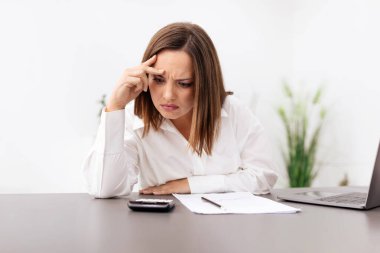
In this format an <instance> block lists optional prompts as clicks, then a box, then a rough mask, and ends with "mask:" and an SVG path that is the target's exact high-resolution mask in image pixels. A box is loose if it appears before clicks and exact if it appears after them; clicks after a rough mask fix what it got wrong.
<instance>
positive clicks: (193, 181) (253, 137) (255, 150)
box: [188, 101, 278, 194]
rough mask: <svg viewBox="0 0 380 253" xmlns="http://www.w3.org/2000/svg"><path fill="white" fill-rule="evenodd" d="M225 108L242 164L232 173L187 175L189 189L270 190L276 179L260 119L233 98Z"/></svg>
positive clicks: (269, 148) (207, 190)
mask: <svg viewBox="0 0 380 253" xmlns="http://www.w3.org/2000/svg"><path fill="white" fill-rule="evenodd" d="M233 102H234V103H236V104H234V105H233V106H231V107H230V111H229V112H228V117H230V119H229V120H231V122H230V123H231V124H232V126H233V128H234V129H235V138H236V142H237V143H238V146H237V148H238V149H239V153H240V160H241V164H240V166H239V168H237V170H236V172H235V173H231V174H228V175H205V176H193V177H190V178H188V180H189V185H190V189H191V192H192V193H207V192H231V191H232V192H238V191H247V192H252V193H254V194H266V193H269V192H270V190H271V188H272V187H273V186H274V184H275V183H276V181H277V177H278V176H277V173H276V172H275V169H276V165H275V163H274V162H273V159H272V154H271V147H270V142H269V141H268V138H267V136H266V132H265V130H264V128H263V126H262V125H261V123H260V122H259V120H258V119H257V118H256V117H255V116H254V115H253V114H252V112H251V111H250V110H249V108H248V107H246V106H244V105H243V104H240V103H239V102H238V101H233Z"/></svg>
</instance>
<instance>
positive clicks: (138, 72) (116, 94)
mask: <svg viewBox="0 0 380 253" xmlns="http://www.w3.org/2000/svg"><path fill="white" fill-rule="evenodd" d="M156 59H157V56H156V55H153V56H152V57H151V58H150V59H148V60H147V61H145V62H143V63H142V64H141V65H139V66H136V67H133V68H129V69H126V70H124V72H123V74H122V76H121V77H120V79H119V81H118V82H117V84H116V87H115V89H114V90H113V92H112V95H111V97H110V100H109V101H108V103H107V106H106V112H112V111H116V110H122V109H124V108H125V106H126V105H127V104H128V103H129V102H130V101H132V100H134V99H135V98H136V97H137V96H138V95H139V94H140V93H141V92H142V91H145V92H146V91H148V76H147V74H153V75H162V74H163V73H164V70H163V69H160V70H158V69H155V68H153V67H150V66H151V65H152V64H154V63H155V62H156Z"/></svg>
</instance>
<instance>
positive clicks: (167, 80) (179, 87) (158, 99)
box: [149, 50, 194, 126]
mask: <svg viewBox="0 0 380 253" xmlns="http://www.w3.org/2000/svg"><path fill="white" fill-rule="evenodd" d="M154 68H156V69H163V70H165V72H164V73H163V74H162V75H151V74H150V75H149V90H150V95H151V97H152V100H153V104H154V106H155V107H156V109H157V110H158V111H159V112H160V114H161V115H162V116H163V117H164V118H166V119H170V120H172V122H173V123H174V124H175V125H176V123H190V122H191V117H192V111H193V107H194V77H193V66H192V61H191V58H190V56H189V55H188V54H187V53H186V52H184V51H181V50H163V51H161V52H160V53H158V54H157V60H156V63H155V64H154ZM189 126H190V125H189Z"/></svg>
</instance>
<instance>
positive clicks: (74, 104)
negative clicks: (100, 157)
mask: <svg viewBox="0 0 380 253" xmlns="http://www.w3.org/2000/svg"><path fill="white" fill-rule="evenodd" d="M379 11H380V7H379V5H378V4H377V2H376V1H353V0H351V1H337V0H336V1H324V0H320V1H312V0H307V1H294V0H288V1H281V0H277V1H276V0H269V1H268V0H254V1H242V0H240V1H171V0H161V1H147V0H144V1H137V0H131V1H90V0H86V1H41V0H35V1H30V2H28V1H10V0H9V1H1V2H0V32H1V35H0V36H1V39H0V56H1V57H0V69H1V70H0V94H1V100H0V108H2V112H3V116H2V120H1V123H0V193H20V192H80V191H83V186H82V177H81V168H80V165H81V162H82V160H83V157H84V156H85V154H86V152H87V151H88V150H89V147H90V145H91V143H92V141H93V138H94V135H95V132H96V127H97V112H98V110H99V109H100V107H99V105H98V103H97V100H98V99H99V98H100V97H101V95H102V94H103V93H107V94H109V93H110V92H111V90H112V88H113V86H114V84H115V82H116V80H117V79H118V77H119V75H120V73H121V71H122V70H123V69H124V68H126V67H130V66H134V65H137V64H138V63H139V62H140V60H141V57H142V54H143V52H144V49H145V47H146V45H147V43H148V41H149V39H150V37H151V36H152V35H153V34H154V32H156V31H157V30H158V29H159V28H161V27H162V26H164V25H166V24H168V23H170V22H175V21H191V22H194V23H197V24H199V25H201V26H202V27H204V28H205V30H206V31H207V32H208V33H209V35H210V36H211V37H212V39H213V40H214V43H215V45H216V47H217V49H218V52H219V56H220V60H221V63H222V68H223V71H224V78H225V81H226V86H227V88H228V89H230V90H233V91H234V92H235V94H236V95H237V96H239V97H240V98H241V99H242V100H244V101H245V102H247V103H251V102H252V101H253V100H254V101H257V104H256V106H254V107H255V110H256V112H257V114H258V116H259V117H260V119H261V120H262V122H263V124H264V125H265V127H266V128H267V129H268V130H269V132H270V133H271V134H272V139H273V141H274V143H275V144H277V143H278V142H279V140H278V139H279V138H280V137H281V136H282V132H281V131H282V129H281V127H280V125H279V121H278V119H277V116H276V114H275V108H276V106H277V105H278V103H279V101H281V99H280V97H279V96H280V92H279V90H280V85H281V80H282V79H283V78H286V79H288V80H292V81H294V82H298V81H299V80H304V81H305V83H307V84H310V85H311V86H312V85H315V84H318V83H319V82H320V81H321V80H324V81H326V83H327V87H328V89H327V92H328V94H327V95H328V97H327V101H328V103H329V104H331V108H332V109H331V110H330V115H332V116H331V117H330V118H329V124H328V126H330V128H329V131H328V132H327V133H325V135H324V142H323V145H324V147H326V149H325V150H326V152H327V151H328V152H329V155H325V157H326V159H324V161H323V162H324V164H325V165H326V167H325V168H323V169H322V171H321V175H320V178H319V179H318V180H317V181H316V185H318V184H319V185H336V184H337V182H338V181H339V180H340V178H341V177H342V175H343V172H344V171H346V170H347V171H348V172H349V176H350V179H351V182H352V183H353V184H366V182H367V180H368V176H369V173H370V170H371V166H372V164H371V163H372V162H373V161H372V156H373V150H374V149H375V146H376V142H377V141H378V139H376V138H377V136H376V135H377V134H378V133H379V131H378V130H379V129H380V119H379V118H377V117H376V116H377V115H378V113H377V112H376V109H377V111H378V108H380V107H379V102H378V101H377V99H376V98H377V95H379V79H380V78H379V76H376V74H375V73H376V72H375V71H376V70H377V69H379V62H378V59H380V58H379V48H378V46H377V45H378V44H379V43H378V42H379V34H378V32H377V30H378V29H376V28H377V24H379V18H378V17H377V16H378V15H377V13H379ZM379 136H380V135H379ZM327 148H328V149H327ZM277 151H278V150H277ZM371 152H372V153H371ZM274 159H276V160H277V161H279V163H280V155H279V151H278V152H277V153H276V156H275V157H274ZM280 164H281V163H280ZM281 173H282V174H283V175H285V174H284V171H282V172H281ZM284 183H285V178H283V179H282V180H280V183H279V186H281V185H284Z"/></svg>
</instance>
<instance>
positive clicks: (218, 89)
mask: <svg viewBox="0 0 380 253" xmlns="http://www.w3.org/2000/svg"><path fill="white" fill-rule="evenodd" d="M164 49H171V50H183V51H185V52H186V53H188V54H189V56H190V57H191V59H192V63H193V71H194V72H193V73H194V107H193V115H192V123H191V130H190V137H189V144H190V146H191V147H192V149H193V151H194V152H196V153H197V154H198V155H201V154H202V150H204V151H205V152H206V154H208V155H211V153H212V147H213V144H214V141H215V139H216V138H217V136H218V133H219V128H220V121H221V108H222V105H223V102H224V99H225V97H226V96H227V95H228V94H230V93H229V92H226V91H225V89H224V84H223V77H222V71H221V67H220V63H219V59H218V55H217V53H216V49H215V47H214V44H213V43H212V41H211V39H210V37H209V36H208V35H207V33H206V32H205V31H204V30H203V29H202V28H201V27H200V26H198V25H195V24H191V23H173V24H169V25H167V26H165V27H163V28H161V29H160V30H159V31H158V32H157V33H156V34H155V35H154V36H153V37H152V39H151V40H150V42H149V44H148V46H147V48H146V50H145V53H144V57H143V59H142V62H144V61H146V60H148V59H149V58H151V57H152V56H153V55H155V54H158V53H159V52H160V51H162V50H164ZM134 110H135V114H136V115H137V116H138V117H140V118H142V119H143V121H144V132H143V136H145V135H146V134H147V133H148V131H149V129H150V126H152V127H153V128H154V129H155V130H158V128H159V127H160V125H161V123H162V121H163V117H162V116H161V114H160V113H159V112H158V111H157V109H156V108H155V107H154V105H153V101H152V99H151V96H150V92H142V93H140V95H139V96H138V97H137V98H136V99H135V109H134Z"/></svg>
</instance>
